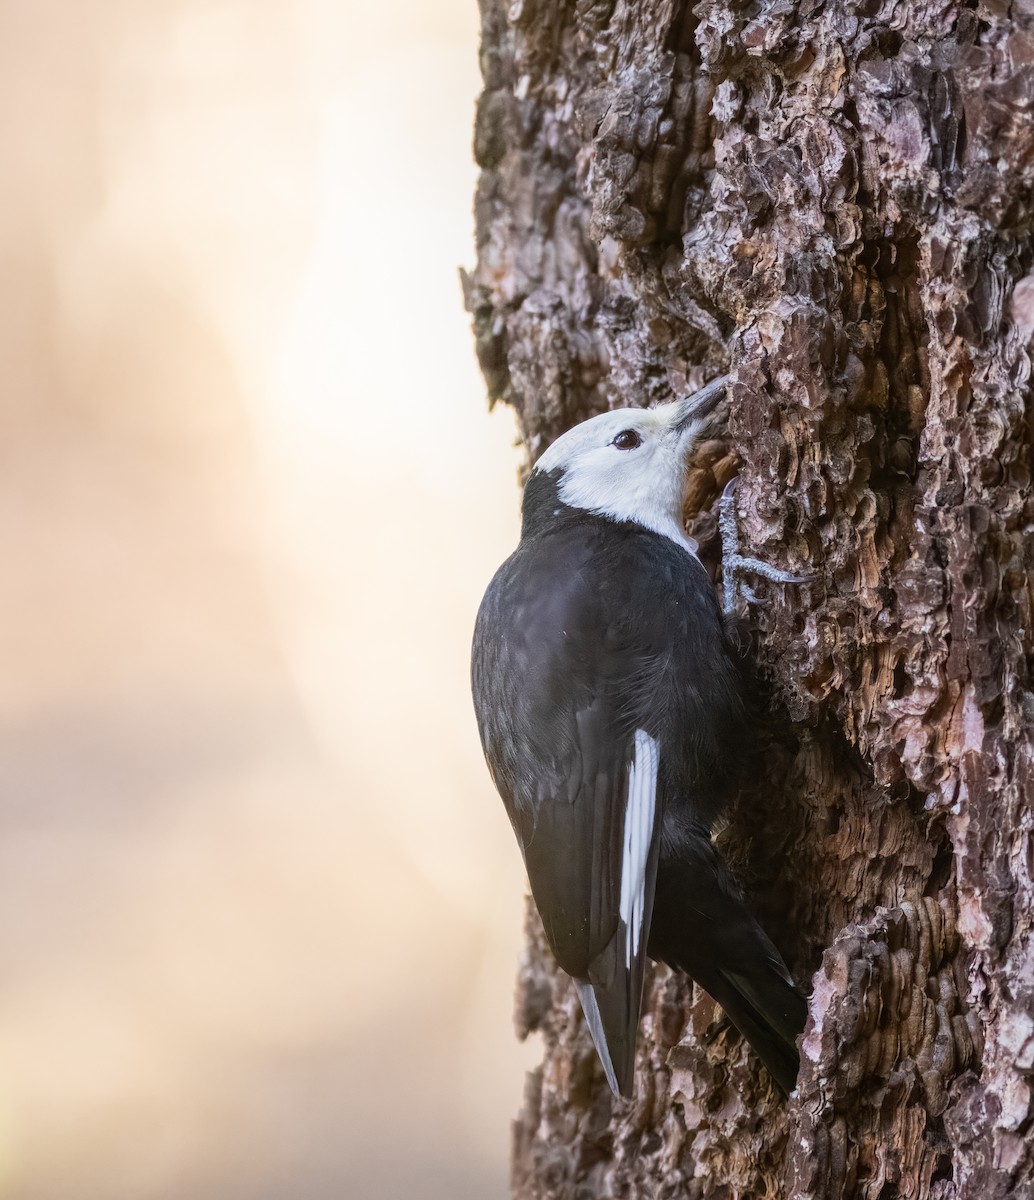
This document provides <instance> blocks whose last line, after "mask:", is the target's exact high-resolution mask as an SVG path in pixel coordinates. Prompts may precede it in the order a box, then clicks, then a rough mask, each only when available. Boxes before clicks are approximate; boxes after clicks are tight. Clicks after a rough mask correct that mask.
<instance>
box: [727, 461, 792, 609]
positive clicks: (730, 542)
mask: <svg viewBox="0 0 1034 1200" xmlns="http://www.w3.org/2000/svg"><path fill="white" fill-rule="evenodd" d="M737 478H738V477H736V476H734V477H733V478H732V479H730V480H729V482H728V483H727V484H726V485H725V488H724V489H723V491H722V498H721V500H720V502H719V506H718V529H719V531H720V533H721V536H722V583H723V587H724V605H725V611H726V612H727V613H729V612H732V611H733V609H734V608H735V605H736V582H735V577H736V575H738V574H739V575H742V574H750V575H760V576H761V578H762V579H768V580H771V581H772V582H773V583H798V584H799V583H810V582H811V581H812V580H813V579H814V578H815V573H814V572H813V571H809V572H805V573H801V572H790V571H782V570H780V569H779V568H778V567H773V566H771V565H770V564H769V563H766V562H762V560H761V559H759V558H748V557H747V556H745V555H743V554H741V553H740V548H739V547H740V535H739V529H738V528H737V526H736V509H735V497H736V483H737ZM742 591H743V594H744V595H745V596H746V598H747V600H748V601H749V603H751V604H758V603H760V601H759V598H758V596H757V595H756V593H755V592H754V590H753V589H752V588H749V587H747V586H746V585H743V587H742Z"/></svg>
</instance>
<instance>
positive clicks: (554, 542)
mask: <svg viewBox="0 0 1034 1200" xmlns="http://www.w3.org/2000/svg"><path fill="white" fill-rule="evenodd" d="M559 483H560V473H559V472H555V471H554V472H543V471H541V470H540V471H536V472H534V473H533V474H532V476H531V478H530V479H529V482H528V484H527V486H526V488H525V497H524V522H523V528H522V534H521V541H520V544H519V546H518V548H517V550H516V551H515V552H514V554H513V555H511V557H510V558H509V559H508V560H507V561H506V562H505V563H504V564H503V566H502V567H501V568H500V569H499V571H498V572H497V573H496V575H495V578H494V579H493V580H492V582H491V584H490V585H489V588H488V591H487V592H486V594H485V598H484V600H483V602H482V605H481V610H480V612H479V614H478V620H477V625H476V628H475V633H474V647H473V663H472V676H473V692H474V702H475V709H476V711H477V718H478V725H479V729H480V733H481V739H482V744H483V746H484V749H485V755H486V758H487V760H488V764H489V768H490V770H491V772H492V777H493V779H494V781H495V784H496V786H497V788H498V790H499V792H500V794H501V796H502V798H503V801H504V803H505V805H506V810H507V813H508V814H509V817H510V820H511V822H512V824H513V827H514V830H515V832H516V834H517V838H518V840H519V842H520V844H521V848H522V851H523V853H524V858H525V862H526V864H527V868H528V875H529V878H530V881H531V888H532V894H533V896H534V899H535V903H536V905H537V907H538V910H539V913H540V914H541V917H542V921H543V925H544V928H545V932H546V937H547V940H548V942H549V945H550V947H551V948H552V950H553V952H554V954H555V955H556V958H557V961H558V962H559V964H560V966H561V967H562V968H563V969H564V970H565V971H567V972H568V973H569V974H570V975H572V976H573V977H574V978H575V979H576V981H578V982H579V990H580V995H581V998H582V1003H583V1007H584V1008H585V1011H586V1016H587V1018H588V1020H589V1024H590V1028H591V1029H592V1031H593V1037H594V1040H595V1041H596V1044H597V1048H598V1049H599V1050H600V1055H601V1058H602V1059H603V1062H604V1066H605V1068H606V1069H607V1074H608V1078H609V1080H610V1082H611V1085H612V1087H614V1088H615V1090H617V1091H620V1092H621V1093H622V1094H625V1095H627V1094H629V1093H630V1091H631V1085H632V1074H633V1067H634V1051H635V1040H636V1032H637V1027H638V1020H639V1008H640V1003H641V992H642V981H643V973H644V969H645V958H646V951H647V947H648V951H649V955H650V956H651V957H653V958H655V959H658V960H660V961H663V962H666V963H668V964H670V965H671V966H674V967H677V968H681V969H683V970H685V971H687V972H688V973H689V974H690V975H692V976H693V978H695V979H696V980H697V982H699V983H700V984H701V986H702V987H704V988H705V989H706V990H707V991H708V992H709V994H710V995H711V996H713V997H714V998H715V999H716V1000H718V1001H719V1002H720V1003H721V1004H722V1005H723V1007H724V1008H725V1009H726V1011H727V1012H728V1014H729V1016H730V1017H731V1018H732V1020H733V1021H734V1022H735V1024H736V1025H737V1026H738V1027H739V1028H740V1030H741V1031H742V1032H743V1033H744V1035H745V1036H746V1037H747V1038H748V1040H749V1041H750V1042H751V1044H752V1045H753V1046H754V1048H755V1049H756V1050H757V1051H758V1053H759V1055H760V1056H761V1057H762V1059H763V1060H764V1061H765V1063H766V1065H767V1066H768V1067H769V1070H770V1071H771V1072H772V1074H773V1075H774V1076H775V1078H776V1079H777V1080H778V1081H779V1083H780V1084H781V1086H782V1087H783V1088H784V1089H785V1090H787V1091H789V1090H791V1089H792V1087H793V1084H794V1080H795V1079H796V1074H797V1063H798V1059H797V1052H796V1048H795V1046H794V1039H795V1037H796V1035H797V1034H798V1033H799V1032H800V1031H801V1029H802V1028H803V1024H804V1011H805V1010H804V1002H803V1000H802V999H801V997H800V995H799V993H798V992H797V991H796V989H795V988H794V986H793V984H792V982H791V980H790V978H789V976H788V974H787V972H786V968H785V967H784V965H783V963H782V960H781V958H780V957H779V954H778V952H777V951H776V949H775V947H774V946H773V945H772V943H771V942H770V941H769V939H768V938H767V937H766V935H765V934H764V932H763V931H762V930H761V928H760V926H759V925H758V924H757V922H756V921H755V920H754V918H753V917H752V916H751V915H750V914H749V912H748V911H747V909H746V908H745V907H744V905H743V903H742V901H741V900H740V899H739V897H738V895H737V894H736V891H735V888H734V886H733V885H732V884H731V882H730V880H729V878H728V876H727V874H726V872H725V869H724V867H723V866H722V864H721V862H720V860H719V859H718V857H717V855H716V854H715V851H714V850H713V848H712V845H711V841H710V827H711V824H712V823H713V821H714V819H715V818H716V817H717V815H718V814H719V813H720V811H721V810H722V808H723V806H724V805H725V804H726V803H727V801H728V800H729V798H730V795H731V794H732V793H733V792H734V790H735V788H736V786H737V783H738V780H739V774H740V772H739V769H738V768H740V767H742V766H743V765H745V764H747V763H748V762H749V759H750V746H751V743H752V736H751V733H752V729H751V722H750V720H749V716H748V710H747V706H746V705H745V704H744V697H743V677H742V673H741V671H740V669H739V664H738V662H737V657H736V651H735V649H734V647H733V645H732V644H731V642H730V640H729V637H728V635H727V633H726V629H725V624H724V619H723V616H722V613H721V610H720V608H719V606H718V602H717V599H716V596H715V593H714V589H713V586H712V584H711V581H710V579H709V577H708V575H707V573H706V572H705V570H704V568H703V567H702V566H701V565H700V563H699V562H698V561H697V559H696V558H695V556H694V555H693V554H692V553H691V552H690V550H689V549H688V548H687V547H685V546H683V545H681V544H679V543H678V542H676V541H675V540H673V539H672V538H671V537H669V536H665V535H664V534H662V533H658V532H655V531H654V530H652V529H649V528H646V527H644V526H643V525H641V524H638V523H636V522H635V521H631V520H628V521H622V520H614V519H612V518H610V517H607V516H602V515H594V514H593V513H590V512H587V511H584V510H582V509H578V508H573V507H570V506H568V505H566V504H565V503H564V502H563V500H562V499H561V496H560V494H559ZM633 764H636V765H635V768H633ZM647 766H649V767H650V771H651V773H650V774H649V775H648V776H647V773H646V768H647ZM633 769H634V770H635V771H636V772H637V773H638V774H637V776H636V777H633ZM647 777H648V778H649V779H650V780H652V779H653V778H654V777H655V778H656V797H655V799H656V805H655V809H653V810H650V811H651V812H653V814H654V819H653V820H652V824H651V823H650V822H647V820H646V818H645V816H643V817H642V819H639V818H638V817H637V821H638V825H637V828H639V829H642V830H646V836H647V839H648V844H647V843H644V847H643V850H642V871H641V873H639V874H636V873H635V872H633V871H632V869H631V867H630V866H629V863H630V862H632V861H633V860H635V862H636V863H638V861H639V860H638V859H637V858H636V853H635V837H636V835H635V833H634V832H630V830H629V824H628V821H629V820H631V818H628V819H627V820H626V813H627V812H628V811H630V810H631V809H632V807H633V799H632V798H633V795H635V794H636V792H637V783H636V778H638V779H639V784H638V791H639V793H642V789H643V783H642V781H643V780H644V779H645V778H647ZM640 799H641V797H640ZM637 811H640V813H645V812H647V809H646V808H645V807H644V805H643V803H640V806H639V810H637ZM630 847H631V848H630ZM623 872H624V874H625V876H629V877H631V876H634V880H633V882H630V880H629V878H624V879H623ZM633 883H635V885H636V886H641V896H642V905H641V906H640V907H639V908H637V907H636V905H635V902H634V901H635V897H634V896H633V895H632V891H633V890H634V888H633ZM623 886H624V888H625V891H623V890H622V888H623ZM635 895H636V896H638V895H639V893H638V892H636V893H635ZM640 914H641V920H642V925H641V929H640V926H639V924H638V921H639V919H640ZM630 926H635V929H634V930H630ZM647 938H648V942H647ZM608 1057H609V1060H610V1061H609V1062H608Z"/></svg>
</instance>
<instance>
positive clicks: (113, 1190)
mask: <svg viewBox="0 0 1034 1200" xmlns="http://www.w3.org/2000/svg"><path fill="white" fill-rule="evenodd" d="M478 86H479V79H478V74H477V11H476V5H475V3H474V0H437V2H436V3H435V4H426V3H422V2H421V0H384V2H383V3H380V4H377V5H366V4H362V3H360V0H150V2H149V3H146V4H142V3H140V0H38V2H37V3H33V4H27V3H18V2H16V0H15V2H7V3H2V2H0V97H2V99H0V125H2V146H3V149H2V153H0V172H2V175H3V180H2V187H0V197H2V199H0V245H2V254H3V261H2V271H0V378H2V381H3V384H2V397H3V398H2V409H0V414H2V415H0V422H2V429H0V458H2V461H0V553H2V558H3V564H4V568H3V586H2V588H0V643H2V645H0V662H2V664H3V667H2V670H0V706H2V717H3V719H2V721H0V738H2V745H0V972H2V986H0V1196H2V1197H4V1198H5V1200H7V1198H15V1200H29V1198H32V1200H123V1198H125V1200H130V1198H132V1200H151V1198H154V1200H158V1198H160V1200H173V1198H180V1197H183V1198H186V1197H191V1198H192V1200H193V1198H196V1197H199V1196H200V1197H218V1198H219V1200H237V1198H240V1200H245V1198H247V1200H265V1198H269V1200H274V1198H276V1200H284V1198H287V1197H290V1200H310V1198H311V1200H317V1198H320V1200H322V1198H324V1197H326V1198H330V1197H347V1198H349V1200H352V1198H355V1200H378V1198H380V1197H385V1198H387V1197H391V1198H392V1200H395V1198H397V1197H400V1196H410V1197H419V1198H420V1200H435V1198H437V1197H442V1198H445V1197H448V1198H449V1200H465V1198H466V1197H471V1198H473V1197H477V1200H493V1198H494V1197H499V1198H500V1200H501V1198H502V1197H503V1196H505V1195H506V1192H507V1188H506V1179H507V1157H508V1150H509V1123H510V1118H511V1116H512V1115H513V1113H514V1112H515V1110H516V1108H517V1106H518V1103H519V1098H520V1094H521V1090H522V1075H523V1070H524V1068H525V1066H526V1065H528V1064H529V1063H530V1062H531V1061H532V1060H533V1059H534V1058H535V1056H536V1052H535V1048H534V1047H518V1046H517V1045H516V1043H515V1041H514V1038H513V1034H512V1031H511V1024H510V1021H511V1009H512V1001H511V996H512V983H513V976H514V969H515V962H516V956H517V952H518V946H519V934H520V913H521V906H522V894H523V888H524V883H523V874H522V869H521V866H520V862H519V858H518V855H517V851H516V847H515V845H514V844H513V842H512V837H511V835H510V831H509V828H508V826H507V823H506V820H505V816H504V814H503V811H502V806H501V804H500V803H499V802H498V800H497V799H496V797H495V795H494V793H493V791H492V788H491V784H490V782H489V780H488V776H487V773H486V771H485V768H484V764H483V761H482V759H481V753H480V749H479V747H478V745H477V740H476V732H475V728H474V723H473V717H472V714H471V711H470V704H469V700H468V694H467V652H468V643H469V634H470V628H471V625H472V622H473V617H474V612H475V610H476V606H477V603H478V600H479V598H480V595H481V592H482V590H483V588H484V586H485V584H486V583H487V581H488V579H489V577H490V575H491V573H492V571H493V570H494V568H495V566H496V565H497V564H498V562H499V561H500V560H501V559H502V558H503V557H504V556H505V554H506V553H508V552H509V549H510V548H511V547H512V545H513V543H514V541H515V539H516V533H517V519H518V501H519V495H518V491H517V487H516V470H517V466H518V462H519V454H518V452H517V450H516V449H515V448H514V427H513V422H512V419H511V418H510V417H509V415H508V414H506V413H501V412H500V413H497V414H494V415H493V416H491V417H489V416H488V415H487V414H486V413H485V403H484V391H483V387H482V383H481V379H480V376H479V375H478V372H477V369H476V366H475V363H474V357H473V351H472V339H471V336H470V333H469V322H468V318H467V316H466V314H465V313H464V312H463V309H462V299H461V294H460V288H459V283H458V279H457V268H458V266H459V265H461V264H470V263H471V261H472V259H473V248H472V234H471V228H472V220H471V216H470V209H471V197H472V192H473V186H474V168H473V166H472V163H471V157H470V140H471V125H472V118H473V103H474V98H475V95H476V93H477V90H478Z"/></svg>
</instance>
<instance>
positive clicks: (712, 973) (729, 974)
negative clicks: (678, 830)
mask: <svg viewBox="0 0 1034 1200" xmlns="http://www.w3.org/2000/svg"><path fill="white" fill-rule="evenodd" d="M694 841H697V842H702V843H703V844H702V845H697V846H695V847H694V851H693V853H692V854H690V855H688V856H680V859H679V861H678V862H677V863H672V862H668V863H665V862H662V863H661V868H660V871H659V874H658V880H657V897H656V902H655V907H654V918H653V930H652V932H651V936H650V954H651V956H652V957H653V958H656V959H660V960H661V961H662V962H666V963H667V964H668V965H669V966H671V967H676V968H678V969H679V970H682V971H685V972H686V973H687V974H688V975H691V976H692V977H693V979H694V980H695V981H696V982H697V983H698V984H699V985H700V986H701V987H702V988H703V989H704V990H705V991H706V992H707V993H708V995H710V996H711V997H712V998H713V999H714V1000H716V1001H717V1002H718V1003H719V1004H720V1005H721V1006H722V1008H724V1009H725V1011H726V1013H727V1014H728V1016H729V1019H730V1020H731V1021H732V1023H733V1024H734V1025H735V1026H736V1028H737V1029H738V1030H739V1031H740V1033H742V1034H743V1036H744V1037H745V1038H746V1039H747V1041H748V1042H749V1043H750V1045H751V1046H752V1047H753V1049H754V1051H755V1053H756V1054H757V1056H758V1058H760V1059H761V1061H762V1062H763V1063H764V1064H765V1066H766V1067H767V1068H768V1071H769V1073H770V1074H771V1076H772V1078H773V1079H774V1080H775V1081H776V1083H778V1085H779V1086H780V1088H781V1089H782V1090H783V1091H784V1092H785V1093H787V1094H789V1093H790V1092H792V1091H793V1089H794V1086H795V1085H796V1082H797V1071H798V1068H799V1067H800V1055H799V1053H798V1050H797V1038H798V1036H799V1035H800V1034H801V1032H802V1031H803V1029H804V1022H805V1019H806V1018H807V1015H808V1005H807V1001H806V1000H805V999H804V997H803V996H802V995H801V993H800V992H799V991H798V990H797V988H796V986H795V985H794V982H793V980H792V979H791V978H790V973H789V971H787V969H786V964H785V963H784V962H783V960H782V957H781V955H780V954H779V951H778V950H777V949H776V948H775V946H774V945H773V943H772V941H771V939H770V938H769V937H768V935H767V934H766V933H765V931H764V930H763V929H762V928H761V926H760V925H759V924H758V923H757V921H756V920H755V919H754V917H753V916H752V915H751V913H750V912H749V911H748V909H747V907H746V905H745V904H744V903H743V901H742V900H741V899H740V897H739V896H738V895H737V894H736V891H735V888H734V887H733V886H732V883H731V881H730V880H729V878H728V876H727V874H726V872H725V869H724V867H723V866H722V865H721V863H720V861H719V860H718V857H717V855H716V854H715V853H714V850H713V849H712V848H711V844H710V841H709V840H707V841H704V839H703V838H700V839H694Z"/></svg>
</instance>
